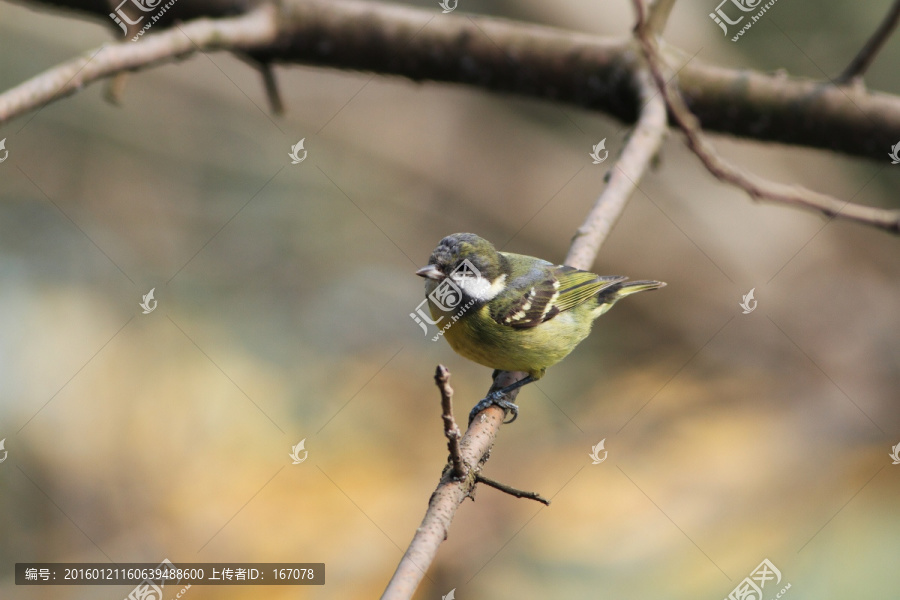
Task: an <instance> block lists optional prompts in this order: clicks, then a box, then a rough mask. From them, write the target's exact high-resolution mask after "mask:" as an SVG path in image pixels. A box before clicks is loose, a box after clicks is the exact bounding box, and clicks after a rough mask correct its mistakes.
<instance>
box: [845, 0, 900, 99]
mask: <svg viewBox="0 0 900 600" xmlns="http://www.w3.org/2000/svg"><path fill="white" fill-rule="evenodd" d="M898 22H900V0H894V4H893V6H891V9H890V10H889V11H888V14H887V15H885V17H884V19H882V21H881V24H880V25H878V29H876V30H875V33H873V34H872V37H870V38H869V40H868V41H867V42H866V45H865V46H863V47H862V50H860V51H859V54H857V55H856V57H855V58H854V59H853V60H852V61H850V64H849V65H847V68H846V69H844V72H843V73H841V74H840V75H839V76H838V78H837V79H835V80H834V82H835V83H837V84H842V85H843V84H847V83H850V82H851V81H853V80H854V79H856V78H857V77H862V76H863V74H865V72H866V71H867V70H868V69H869V66H870V65H871V64H872V61H874V60H875V57H876V56H877V55H878V51H879V50H881V47H882V46H884V43H885V42H886V41H887V40H888V38H889V37H891V34H892V33H893V32H894V29H896V28H897V23H898Z"/></svg>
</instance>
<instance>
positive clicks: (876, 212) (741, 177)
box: [633, 0, 900, 234]
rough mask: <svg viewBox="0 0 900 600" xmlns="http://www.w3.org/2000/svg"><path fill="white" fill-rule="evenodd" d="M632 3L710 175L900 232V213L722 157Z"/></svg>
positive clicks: (671, 100) (763, 195)
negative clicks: (780, 178) (752, 170)
mask: <svg viewBox="0 0 900 600" xmlns="http://www.w3.org/2000/svg"><path fill="white" fill-rule="evenodd" d="M633 1H634V6H635V9H636V11H637V13H638V24H637V26H636V27H635V35H636V36H637V38H638V39H639V40H640V42H641V47H642V48H643V51H644V54H645V56H646V58H647V62H648V63H649V65H650V71H651V72H652V73H653V78H654V80H655V81H656V85H657V87H658V89H659V90H660V92H661V93H662V94H663V96H664V97H665V102H666V104H667V105H668V107H669V110H670V111H671V113H672V115H673V117H674V119H675V121H676V122H677V123H678V125H679V126H680V127H681V129H682V130H683V131H684V134H685V136H686V137H687V141H688V146H689V147H690V148H691V150H693V151H694V154H696V155H697V157H698V158H699V159H700V160H701V161H702V162H703V164H704V165H705V166H706V168H707V170H708V171H709V172H710V173H712V174H713V175H714V176H715V177H716V178H717V179H719V180H721V181H725V182H727V183H730V184H732V185H735V186H737V187H740V188H742V189H743V190H744V191H746V192H747V193H748V194H750V196H751V197H752V198H754V199H758V200H768V201H771V202H778V203H782V204H789V205H793V206H800V207H803V208H809V209H812V210H816V211H818V212H821V213H822V214H824V215H825V216H828V217H840V218H842V219H846V220H849V221H855V222H858V223H862V224H865V225H871V226H873V227H878V228H880V229H884V230H885V231H889V232H891V233H895V234H896V233H900V210H885V209H881V208H874V207H870V206H861V205H859V204H853V203H851V202H848V201H844V200H839V199H837V198H834V197H832V196H828V195H827V194H822V193H820V192H815V191H812V190H808V189H806V188H804V187H801V186H796V185H794V186H791V185H785V184H783V183H776V182H773V181H769V180H767V179H764V178H762V177H759V176H757V175H753V174H751V173H746V172H744V171H743V170H741V169H740V168H738V167H737V166H735V165H732V164H731V163H730V162H728V161H727V160H725V159H724V158H722V157H721V156H719V154H718V153H717V152H716V150H715V148H713V146H712V144H710V143H709V142H708V141H707V139H706V137H705V136H704V135H703V134H702V132H701V130H700V125H699V123H698V122H697V119H696V117H695V116H694V115H692V114H691V112H690V110H688V108H687V106H686V105H685V102H684V98H683V97H682V95H681V93H680V92H679V90H678V87H677V83H676V82H675V81H673V82H671V83H668V84H667V82H666V76H665V74H664V73H663V69H664V68H665V63H664V62H663V59H662V57H661V56H660V53H659V50H658V48H657V47H656V43H655V41H654V40H653V39H652V34H651V33H650V32H648V31H647V27H646V23H645V22H644V3H643V0H633Z"/></svg>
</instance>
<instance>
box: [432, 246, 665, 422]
mask: <svg viewBox="0 0 900 600" xmlns="http://www.w3.org/2000/svg"><path fill="white" fill-rule="evenodd" d="M416 275H419V276H420V277H424V278H426V281H425V292H426V296H427V298H428V306H429V310H430V311H431V317H432V319H434V320H435V321H437V326H438V327H441V328H442V329H441V332H442V334H443V336H444V338H446V340H447V342H448V343H449V344H450V347H451V348H453V350H455V351H456V352H457V353H458V354H460V355H462V356H464V357H466V358H468V359H469V360H473V361H475V362H477V363H479V364H482V365H484V366H486V367H491V368H493V369H495V370H498V371H524V372H526V373H528V376H527V377H525V378H523V379H520V380H519V381H517V382H515V383H513V384H512V385H508V386H506V387H505V388H503V389H500V390H496V391H494V392H492V393H491V394H489V395H488V396H487V397H486V398H484V399H482V400H481V401H480V402H479V403H478V404H476V405H475V408H473V409H472V412H471V413H470V414H469V422H470V423H471V422H472V419H474V418H475V416H476V415H477V414H478V413H480V412H481V411H482V410H484V409H485V408H487V407H489V406H491V405H497V406H500V407H501V408H503V409H504V410H507V411H509V412H511V413H512V418H511V419H510V420H509V421H508V422H509V423H511V422H512V421H515V420H516V417H517V416H518V414H519V407H518V406H516V405H515V404H513V403H512V402H509V401H507V400H503V396H504V395H505V394H506V393H508V392H510V391H512V390H514V389H517V388H520V387H522V386H523V385H526V384H528V383H531V382H533V381H537V380H538V379H540V378H541V377H543V376H544V372H545V371H546V370H547V367H550V366H553V365H555V364H556V363H558V362H559V361H561V360H562V359H563V358H565V357H566V356H568V354H569V353H570V352H572V350H574V349H575V346H577V345H578V344H579V343H580V342H581V341H582V340H583V339H584V338H586V337H587V336H588V334H589V333H590V331H591V326H592V325H593V322H594V319H596V318H597V317H599V316H600V315H602V314H603V313H605V312H606V311H608V310H609V309H610V308H612V305H613V304H615V303H616V302H617V301H619V300H620V299H622V298H624V297H625V296H628V295H629V294H634V293H636V292H643V291H644V290H655V289H657V288H661V287H663V286H665V285H666V284H665V283H663V282H662V281H633V282H630V283H625V280H626V279H628V278H627V277H621V276H617V275H611V276H601V275H595V274H594V273H588V272H587V271H581V270H579V269H576V268H574V267H568V266H565V265H554V264H553V263H551V262H547V261H546V260H541V259H540V258H535V257H533V256H525V255H522V254H512V253H510V252H498V251H497V250H496V249H495V248H494V246H493V244H491V243H490V242H489V241H487V240H485V239H484V238H481V237H479V236H477V235H475V234H474V233H455V234H453V235H449V236H447V237H445V238H444V239H442V240H441V241H440V243H439V244H438V245H437V248H435V249H434V252H432V253H431V258H430V259H429V260H428V265H427V266H425V267H422V268H421V269H419V270H418V271H416ZM495 374H496V373H495Z"/></svg>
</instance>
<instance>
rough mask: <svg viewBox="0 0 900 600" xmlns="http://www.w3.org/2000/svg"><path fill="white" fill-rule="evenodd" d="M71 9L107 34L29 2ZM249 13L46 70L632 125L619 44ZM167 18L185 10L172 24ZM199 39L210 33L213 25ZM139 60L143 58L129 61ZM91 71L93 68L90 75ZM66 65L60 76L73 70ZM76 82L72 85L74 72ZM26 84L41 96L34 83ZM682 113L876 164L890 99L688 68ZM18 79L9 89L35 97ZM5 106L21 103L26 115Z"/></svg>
mask: <svg viewBox="0 0 900 600" xmlns="http://www.w3.org/2000/svg"><path fill="white" fill-rule="evenodd" d="M41 3H44V4H49V5H51V6H54V7H67V8H71V9H77V10H79V11H80V12H81V13H82V14H89V15H92V16H95V17H97V18H99V19H102V20H103V22H105V23H108V24H110V27H113V25H112V21H111V19H110V18H109V16H108V13H109V7H108V5H107V4H106V3H104V2H100V1H97V0H33V1H32V2H27V4H28V5H30V6H33V5H36V4H41ZM255 4H258V2H256V1H251V0H244V1H243V2H241V1H239V0H205V1H203V2H199V0H198V1H197V2H194V3H193V4H191V3H184V5H183V8H181V9H179V7H181V6H182V3H176V4H175V6H174V7H173V11H172V15H173V17H179V18H193V17H196V16H198V15H200V14H203V15H208V16H209V17H229V18H228V19H221V21H223V22H225V21H227V22H228V23H229V24H230V25H229V27H228V28H224V27H223V28H221V29H218V30H217V31H216V33H215V36H214V39H212V38H209V37H206V38H204V37H201V36H197V37H195V33H194V31H193V28H194V25H195V24H194V23H189V24H185V25H181V26H180V28H181V29H182V30H183V31H184V32H185V34H186V35H189V36H190V37H191V38H192V39H193V40H194V41H195V42H196V45H193V47H191V46H192V45H191V44H186V43H185V40H184V39H179V38H177V36H171V37H169V38H167V40H168V41H167V42H165V43H166V44H169V47H168V51H164V50H163V48H160V47H157V50H159V52H151V51H147V50H144V49H141V50H138V47H139V46H141V45H144V44H147V43H150V42H156V43H160V44H161V45H162V44H163V40H154V38H160V37H162V36H166V35H168V32H162V33H160V32H158V29H159V28H161V27H162V26H163V25H160V26H159V27H154V28H153V29H151V30H150V34H149V35H147V36H144V38H142V39H141V41H140V42H137V43H132V42H127V41H126V42H122V43H120V44H115V45H111V46H109V48H108V49H109V52H107V51H103V52H102V53H100V54H97V56H95V57H94V58H93V60H92V61H90V62H91V65H87V62H88V61H87V60H86V59H81V60H79V61H76V62H77V64H75V65H72V64H69V65H63V66H61V67H57V68H56V69H51V70H50V71H48V72H47V73H46V74H45V75H47V76H49V75H50V74H51V73H53V72H54V71H58V70H64V71H65V74H68V77H69V78H71V77H73V75H77V76H76V79H77V81H78V85H85V84H88V83H90V82H92V81H94V80H96V79H97V78H99V77H107V76H109V75H111V74H114V73H116V72H117V71H120V70H131V69H138V68H143V67H146V66H150V65H152V64H157V63H158V62H161V61H163V60H167V59H168V60H172V59H175V58H179V57H183V56H186V55H187V54H189V53H190V52H193V51H207V50H213V49H217V48H218V49H227V50H237V51H240V52H243V53H246V54H248V55H251V56H252V57H254V58H255V59H257V60H259V61H260V62H263V63H269V62H282V63H291V62H297V63H307V64H315V65H319V66H330V67H336V68H343V69H356V70H365V71H373V72H377V73H384V74H394V75H401V76H403V77H408V78H410V79H413V80H415V81H422V80H430V81H443V82H453V83H462V84H467V85H472V86H476V87H480V88H483V89H488V90H494V91H500V92H511V93H516V94H520V95H525V96H532V97H538V98H545V99H549V100H554V101H558V102H567V103H570V104H574V105H577V106H580V107H584V108H587V109H591V110H598V111H602V112H605V113H608V114H610V115H612V116H614V117H616V118H618V119H620V120H622V121H624V122H628V123H630V122H634V121H635V120H636V119H637V117H638V110H637V109H636V107H637V106H638V105H639V95H640V94H639V90H638V88H637V87H636V86H635V85H634V82H635V75H636V73H637V72H638V71H639V70H641V68H642V62H641V61H640V59H639V57H638V55H637V53H636V51H635V50H636V49H635V46H634V44H633V40H631V39H608V38H598V37H596V36H592V35H586V34H581V33H576V32H571V31H564V30H560V29H555V28H552V27H544V26H537V25H529V24H524V23H516V22H512V21H506V20H503V19H497V18H491V17H481V16H478V17H474V16H468V15H466V16H461V15H458V14H455V13H454V14H446V15H442V14H440V13H438V12H437V10H436V9H435V10H424V9H417V8H412V7H407V6H399V5H391V4H383V3H380V2H363V1H360V0H327V1H326V0H281V1H280V2H279V4H278V6H279V8H278V10H277V11H273V13H272V16H271V17H269V18H268V19H267V20H262V19H260V20H256V19H255V18H250V19H249V20H250V21H252V22H253V23H255V24H251V23H250V22H248V21H245V20H244V19H243V18H242V17H237V18H235V17H233V15H234V14H235V13H236V12H239V13H240V12H242V11H250V12H247V13H246V16H248V17H249V16H250V14H251V13H256V12H257V11H258V9H251V8H249V7H252V6H254V5H255ZM178 10H184V11H187V12H185V13H183V14H182V13H179V12H178ZM206 28H207V30H208V31H209V30H211V29H217V27H216V25H215V24H214V23H208V24H207V25H206ZM140 57H143V60H141V59H140ZM98 61H99V62H100V63H101V64H100V65H96V64H93V63H97V62H98ZM73 67H74V68H73ZM81 68H83V69H84V71H87V72H81V73H79V69H81ZM57 75H58V76H59V78H60V79H62V81H61V82H59V83H60V85H63V89H62V90H61V91H53V90H37V91H39V92H40V93H35V92H36V90H34V89H31V90H22V89H18V88H14V89H13V90H10V92H7V93H6V94H3V95H2V96H0V124H2V123H4V122H6V121H8V120H9V119H11V118H13V117H15V116H18V115H21V114H22V113H24V112H27V111H28V110H34V109H36V108H39V107H40V106H42V105H43V104H45V103H46V102H49V101H51V100H54V99H56V98H59V97H62V96H63V95H65V94H67V93H72V92H73V91H75V88H73V87H72V86H71V85H67V84H66V83H67V82H68V78H63V77H62V75H63V73H57ZM42 77H43V76H39V77H38V78H35V79H38V80H41V83H40V85H46V83H47V79H46V78H44V79H42ZM680 79H681V86H682V90H683V91H684V94H685V100H686V103H687V105H688V106H689V107H690V109H691V110H692V111H693V112H694V114H695V115H697V117H698V118H699V120H700V122H701V125H702V126H703V127H704V128H705V129H706V130H709V131H718V132H721V133H727V134H731V135H735V136H740V137H747V138H752V139H757V140H761V141H776V142H784V143H788V144H798V145H805V146H810V147H816V148H823V149H830V150H835V151H838V152H844V153H847V154H852V155H858V156H867V157H870V158H876V159H881V158H883V155H884V153H885V150H886V149H888V148H890V147H891V146H892V145H893V144H894V143H895V142H896V140H897V139H900V97H897V96H892V95H888V94H882V93H875V92H869V91H867V90H864V89H856V88H849V87H847V88H838V87H836V86H833V85H831V84H830V83H827V82H819V81H811V80H803V79H799V78H791V77H786V76H782V75H768V74H763V73H759V72H754V71H748V70H734V69H724V68H720V67H715V66H711V65H705V64H702V63H701V62H699V61H697V60H692V61H691V62H690V63H689V64H688V65H687V66H685V67H684V68H683V69H682V71H681V73H680ZM36 85H38V84H37V83H35V80H31V81H29V82H26V83H25V84H22V86H19V88H22V87H23V86H25V87H32V88H33V87H35V86H36ZM11 95H12V97H19V99H21V96H22V95H24V96H25V97H29V98H31V101H30V102H28V103H27V104H24V105H23V104H21V102H11Z"/></svg>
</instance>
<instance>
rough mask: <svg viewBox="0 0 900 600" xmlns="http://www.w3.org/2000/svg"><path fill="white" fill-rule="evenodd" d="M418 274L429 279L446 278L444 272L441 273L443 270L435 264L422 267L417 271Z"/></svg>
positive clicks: (438, 279)
mask: <svg viewBox="0 0 900 600" xmlns="http://www.w3.org/2000/svg"><path fill="white" fill-rule="evenodd" d="M416 275H418V276H419V277H425V278H427V279H434V280H435V281H440V280H441V279H444V274H443V273H441V270H440V269H438V268H437V267H436V266H434V265H428V266H427V267H422V268H421V269H419V270H418V271H416Z"/></svg>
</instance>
